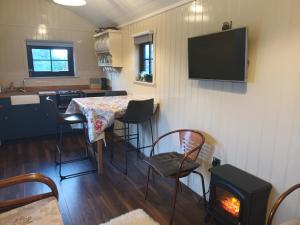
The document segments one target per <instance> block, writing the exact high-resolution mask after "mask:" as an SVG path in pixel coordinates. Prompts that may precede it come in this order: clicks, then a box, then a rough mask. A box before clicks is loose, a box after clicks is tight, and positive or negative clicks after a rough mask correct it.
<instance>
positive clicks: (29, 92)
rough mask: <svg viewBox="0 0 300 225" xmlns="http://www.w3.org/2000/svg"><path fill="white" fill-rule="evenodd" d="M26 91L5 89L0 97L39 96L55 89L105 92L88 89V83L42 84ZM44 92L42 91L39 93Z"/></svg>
mask: <svg viewBox="0 0 300 225" xmlns="http://www.w3.org/2000/svg"><path fill="white" fill-rule="evenodd" d="M25 89H26V91H25V92H22V91H20V90H19V91H18V90H16V91H7V92H2V93H0V99H3V98H10V97H11V96H14V95H36V94H39V95H40V96H45V95H47V96H48V95H55V93H54V92H55V91H57V90H80V91H82V92H83V93H85V94H98V93H105V92H106V91H105V90H100V89H90V88H89V86H88V85H72V86H42V87H26V88H25ZM39 92H44V93H39Z"/></svg>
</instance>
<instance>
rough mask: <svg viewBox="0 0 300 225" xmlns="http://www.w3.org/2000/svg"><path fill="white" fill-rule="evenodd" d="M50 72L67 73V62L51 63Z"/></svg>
mask: <svg viewBox="0 0 300 225" xmlns="http://www.w3.org/2000/svg"><path fill="white" fill-rule="evenodd" d="M52 71H53V72H59V71H68V61H52Z"/></svg>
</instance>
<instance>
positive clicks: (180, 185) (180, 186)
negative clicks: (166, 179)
mask: <svg viewBox="0 0 300 225" xmlns="http://www.w3.org/2000/svg"><path fill="white" fill-rule="evenodd" d="M179 188H180V193H182V184H181V182H180V181H179Z"/></svg>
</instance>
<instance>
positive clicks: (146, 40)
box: [134, 33, 154, 83]
mask: <svg viewBox="0 0 300 225" xmlns="http://www.w3.org/2000/svg"><path fill="white" fill-rule="evenodd" d="M152 39H153V38H152V33H147V34H144V35H140V36H136V37H134V43H135V45H136V47H137V48H138V51H137V52H138V54H139V56H138V59H139V63H138V65H139V68H138V74H137V76H136V81H140V82H147V83H153V68H154V51H153V40H152Z"/></svg>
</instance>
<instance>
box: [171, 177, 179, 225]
mask: <svg viewBox="0 0 300 225" xmlns="http://www.w3.org/2000/svg"><path fill="white" fill-rule="evenodd" d="M178 186H179V178H178V177H177V178H176V184H175V192H174V197H173V203H172V214H171V218H170V222H169V224H170V225H172V223H173V219H174V213H175V205H176V199H177V192H178Z"/></svg>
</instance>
